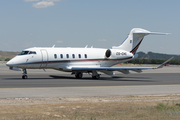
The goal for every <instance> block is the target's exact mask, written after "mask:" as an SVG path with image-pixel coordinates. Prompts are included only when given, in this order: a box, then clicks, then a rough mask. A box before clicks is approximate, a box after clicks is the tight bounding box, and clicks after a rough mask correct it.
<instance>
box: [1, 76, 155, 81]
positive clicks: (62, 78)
mask: <svg viewBox="0 0 180 120" xmlns="http://www.w3.org/2000/svg"><path fill="white" fill-rule="evenodd" d="M55 79H56V80H57V79H58V80H64V79H65V80H68V79H69V80H77V81H79V80H81V81H86V80H91V81H92V80H93V81H139V82H155V81H154V80H152V78H149V77H128V76H125V77H123V76H113V77H109V76H108V77H103V76H101V77H100V79H92V78H91V77H86V76H84V77H83V78H82V79H76V78H75V77H74V76H72V77H69V76H57V75H49V77H46V78H40V77H38V78H36V77H31V78H28V79H21V78H1V80H23V81H26V80H55Z"/></svg>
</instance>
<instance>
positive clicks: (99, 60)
mask: <svg viewBox="0 0 180 120" xmlns="http://www.w3.org/2000/svg"><path fill="white" fill-rule="evenodd" d="M24 51H25V53H24V54H21V55H17V56H16V57H14V58H13V59H11V60H10V61H9V62H8V63H7V65H8V66H13V67H18V68H27V69H57V70H62V71H69V69H68V67H77V66H78V67H110V66H113V65H115V64H118V63H121V62H125V61H128V60H131V59H133V57H134V55H133V54H132V53H130V52H127V51H124V50H119V49H110V51H111V55H110V57H106V55H105V53H106V51H107V49H101V48H29V49H25V50H24Z"/></svg>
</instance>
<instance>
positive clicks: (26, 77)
mask: <svg viewBox="0 0 180 120" xmlns="http://www.w3.org/2000/svg"><path fill="white" fill-rule="evenodd" d="M22 71H23V73H22V74H23V75H22V79H28V76H27V70H26V69H23V70H22Z"/></svg>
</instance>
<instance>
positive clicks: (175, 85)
mask: <svg viewBox="0 0 180 120" xmlns="http://www.w3.org/2000/svg"><path fill="white" fill-rule="evenodd" d="M145 86H149V87H152V86H180V84H172V85H126V86H83V87H82V86H76V87H29V88H27V87H26V88H0V90H1V89H48V88H50V89H52V88H56V89H57V88H92V87H93V88H103V87H145Z"/></svg>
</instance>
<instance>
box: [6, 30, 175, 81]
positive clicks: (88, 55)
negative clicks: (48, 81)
mask: <svg viewBox="0 0 180 120" xmlns="http://www.w3.org/2000/svg"><path fill="white" fill-rule="evenodd" d="M149 34H154V35H167V34H168V33H157V32H150V31H147V30H145V29H141V28H134V29H132V30H131V31H130V33H129V35H128V37H127V38H126V39H125V40H124V42H123V43H122V44H121V45H119V46H113V47H112V48H111V49H103V48H93V47H91V48H88V47H87V46H86V47H84V48H69V47H68V48H57V47H54V46H53V47H51V48H48V47H33V48H29V49H25V50H23V51H22V52H21V53H19V54H18V55H17V56H15V57H14V58H12V59H11V60H10V61H8V62H7V63H6V65H7V66H9V69H10V70H16V71H20V70H21V69H22V71H23V75H22V79H27V78H28V76H27V70H26V69H55V70H59V71H65V72H71V73H72V74H74V75H75V77H76V78H79V79H80V78H82V77H83V73H88V74H90V75H91V76H92V78H93V79H99V78H100V74H99V73H98V72H102V73H104V74H107V75H110V76H113V75H114V74H115V73H114V71H118V72H122V73H124V74H128V73H129V71H135V72H138V73H140V72H142V70H146V69H158V68H162V67H163V66H164V64H166V63H167V62H169V61H170V60H171V59H172V58H170V59H169V60H167V61H166V62H164V63H163V64H161V65H160V66H157V67H112V66H114V65H116V64H119V63H123V62H126V61H129V60H132V59H134V58H136V57H137V53H136V51H137V49H138V47H139V45H140V44H141V42H142V40H143V38H144V36H146V35H149Z"/></svg>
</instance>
